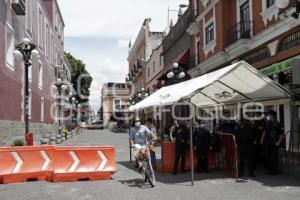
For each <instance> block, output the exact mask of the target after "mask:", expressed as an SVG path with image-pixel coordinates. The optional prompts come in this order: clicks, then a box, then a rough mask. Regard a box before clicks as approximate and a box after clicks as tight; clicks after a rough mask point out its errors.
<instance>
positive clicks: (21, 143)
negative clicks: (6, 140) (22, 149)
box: [12, 139, 25, 147]
mask: <svg viewBox="0 0 300 200" xmlns="http://www.w3.org/2000/svg"><path fill="white" fill-rule="evenodd" d="M24 145H25V143H24V141H23V140H22V139H15V140H14V141H13V144H12V146H15V147H19V146H24Z"/></svg>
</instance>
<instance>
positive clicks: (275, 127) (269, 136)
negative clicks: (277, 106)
mask: <svg viewBox="0 0 300 200" xmlns="http://www.w3.org/2000/svg"><path fill="white" fill-rule="evenodd" d="M283 134H284V130H283V128H282V126H281V125H280V123H279V122H278V121H277V113H276V112H275V111H270V112H269V113H268V116H267V122H266V127H265V131H264V132H263V135H262V138H261V144H264V145H265V148H266V154H267V155H266V159H267V169H268V170H269V173H270V174H272V175H276V174H277V173H278V162H279V146H280V144H281V143H282V140H283Z"/></svg>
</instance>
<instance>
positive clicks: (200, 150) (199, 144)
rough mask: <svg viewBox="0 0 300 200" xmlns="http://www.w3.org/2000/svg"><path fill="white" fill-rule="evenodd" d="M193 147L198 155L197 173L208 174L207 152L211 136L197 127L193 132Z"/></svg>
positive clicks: (207, 131) (203, 128)
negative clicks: (203, 172)
mask: <svg viewBox="0 0 300 200" xmlns="http://www.w3.org/2000/svg"><path fill="white" fill-rule="evenodd" d="M194 145H195V147H196V151H197V154H198V169H197V171H198V172H202V171H205V172H208V152H209V147H210V146H211V135H210V132H209V130H208V129H207V128H205V127H199V128H196V130H195V132H194Z"/></svg>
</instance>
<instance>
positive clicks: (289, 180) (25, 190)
mask: <svg viewBox="0 0 300 200" xmlns="http://www.w3.org/2000/svg"><path fill="white" fill-rule="evenodd" d="M64 145H87V146H89V145H115V146H116V152H117V161H118V164H117V173H116V174H115V175H114V176H113V180H109V181H97V182H76V183H48V182H31V183H24V184H13V185H0V199H1V200H41V199H43V200H44V199H45V200H111V199H112V200H119V199H120V200H133V199H143V200H147V199H150V200H165V199H170V200H171V199H172V200H189V199H205V200H219V199H220V200H241V199H242V200H253V199H257V200H265V199H266V200H267V199H268V200H269V199H270V200H282V199H284V200H298V199H299V197H300V175H299V174H297V175H288V174H286V175H284V176H283V175H281V176H276V177H273V176H267V175H264V174H257V175H258V178H257V179H255V180H249V181H248V182H245V183H238V182H236V181H235V179H232V178H230V177H229V176H228V175H226V174H224V173H222V172H213V173H210V174H201V175H199V174H196V182H195V186H193V187H192V186H190V182H189V178H190V176H189V173H187V174H183V175H182V174H181V175H178V176H173V175H161V174H157V180H158V182H157V186H156V187H155V188H150V187H149V186H148V185H145V184H144V183H143V181H142V180H141V175H140V174H139V173H137V172H136V171H135V169H134V168H133V167H131V166H130V164H129V151H128V135H127V134H125V133H123V134H122V133H112V132H110V131H107V130H97V131H84V133H82V134H81V135H78V136H75V137H73V138H71V139H70V140H68V141H67V142H66V143H65V144H64Z"/></svg>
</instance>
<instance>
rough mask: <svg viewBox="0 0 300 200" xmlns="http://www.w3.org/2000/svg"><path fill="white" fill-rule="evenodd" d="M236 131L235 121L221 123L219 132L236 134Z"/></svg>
mask: <svg viewBox="0 0 300 200" xmlns="http://www.w3.org/2000/svg"><path fill="white" fill-rule="evenodd" d="M235 129H236V123H235V121H231V120H227V121H221V122H220V125H219V128H218V130H219V131H220V132H221V133H228V134H234V133H235Z"/></svg>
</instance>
